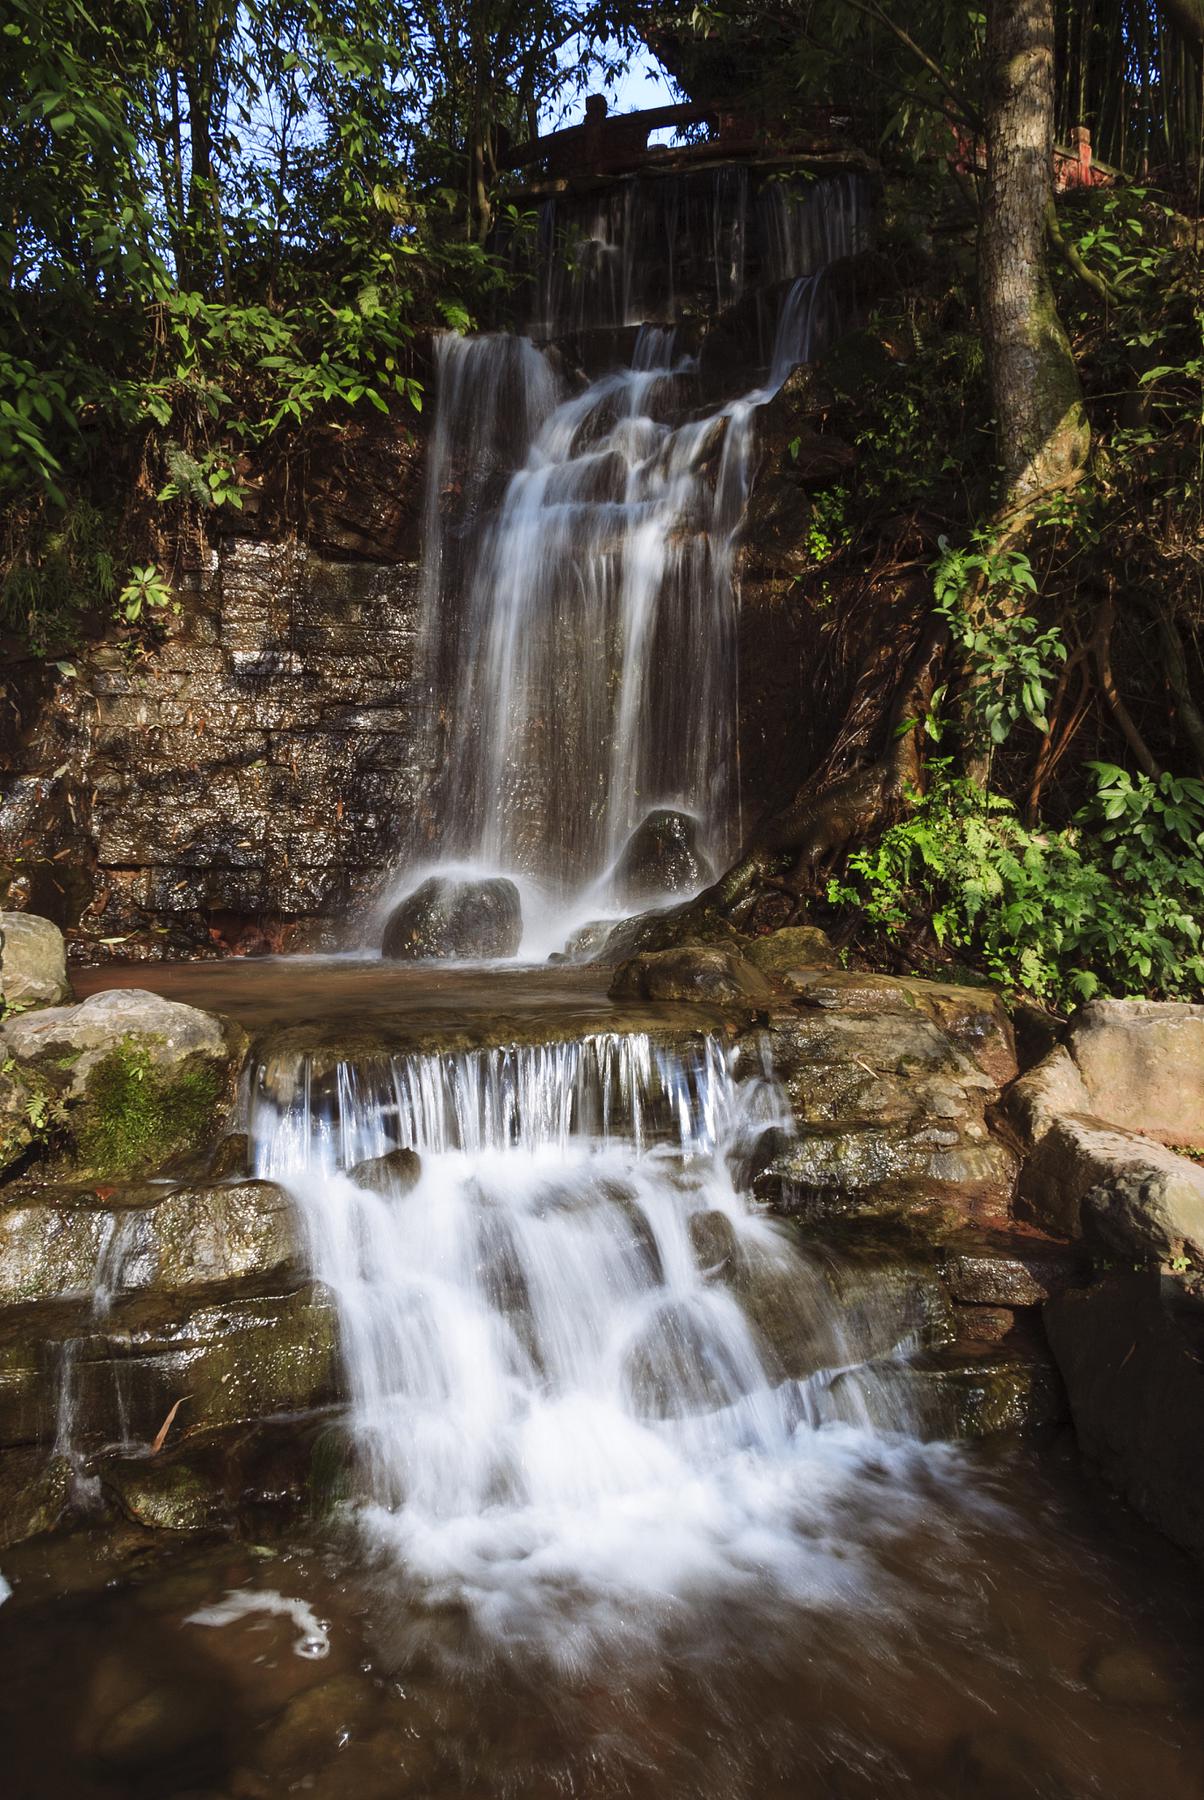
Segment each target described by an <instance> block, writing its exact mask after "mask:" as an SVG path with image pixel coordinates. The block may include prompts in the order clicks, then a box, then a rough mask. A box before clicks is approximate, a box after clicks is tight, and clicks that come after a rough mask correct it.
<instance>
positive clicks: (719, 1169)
mask: <svg viewBox="0 0 1204 1800" xmlns="http://www.w3.org/2000/svg"><path fill="white" fill-rule="evenodd" d="M788 1125H789V1122H788V1117H787V1114H786V1110H785V1107H784V1103H783V1099H782V1096H781V1094H780V1092H779V1091H778V1089H777V1087H776V1084H775V1083H774V1081H773V1079H772V1075H771V1073H769V1072H768V1071H767V1070H766V1069H765V1068H763V1067H760V1066H756V1065H755V1063H754V1064H753V1066H750V1067H749V1068H748V1069H747V1071H745V1072H743V1074H742V1073H741V1071H740V1070H738V1069H737V1068H735V1067H733V1063H732V1058H731V1055H730V1053H729V1052H728V1051H727V1050H726V1049H725V1048H724V1046H723V1045H722V1044H721V1043H720V1042H719V1041H718V1040H717V1039H715V1038H713V1037H706V1038H702V1039H701V1040H699V1041H697V1042H695V1043H694V1044H693V1045H691V1046H688V1047H686V1048H685V1049H681V1048H677V1049H675V1048H671V1047H668V1046H658V1045H656V1044H654V1043H653V1042H651V1041H650V1040H649V1039H648V1038H647V1037H645V1036H642V1035H635V1036H632V1037H620V1036H608V1035H603V1036H598V1037H593V1038H585V1039H581V1040H578V1041H575V1042H569V1043H549V1044H538V1045H530V1046H525V1047H519V1048H501V1049H487V1050H478V1051H465V1052H456V1053H447V1054H444V1055H411V1056H400V1057H397V1058H394V1059H386V1060H383V1061H381V1062H378V1063H376V1064H374V1065H366V1066H360V1067H356V1066H354V1065H349V1064H341V1065H336V1066H334V1067H333V1068H321V1067H316V1066H313V1065H308V1064H305V1063H304V1062H302V1063H298V1064H293V1065H291V1066H290V1067H287V1068H285V1067H278V1068H275V1069H271V1068H267V1069H263V1070H260V1071H259V1074H258V1076H257V1079H256V1081H255V1083H254V1084H253V1098H252V1111H251V1128H252V1134H253V1139H254V1143H255V1146H256V1167H257V1169H258V1170H259V1172H260V1173H265V1174H272V1175H275V1176H276V1177H277V1178H279V1179H282V1180H285V1181H286V1182H287V1183H288V1185H289V1186H290V1188H291V1190H292V1192H293V1193H294V1195H295V1196H296V1199H297V1203H298V1205H299V1207H300V1210H301V1213H302V1217H303V1219H304V1222H305V1227H306V1231H307V1234H308V1241H309V1246H310V1255H311V1258H312V1264H313V1269H314V1272H315V1274H316V1275H317V1277H318V1278H319V1279H320V1280H321V1281H322V1282H323V1283H325V1285H326V1287H327V1288H328V1289H329V1291H330V1293H331V1295H332V1297H333V1300H334V1303H335V1306H336V1308H337V1312H338V1318H339V1328H340V1334H341V1342H342V1354H343V1361H344V1366H345V1371H346V1381H347V1386H348V1390H349V1394H350V1413H349V1424H350V1431H351V1437H352V1440H353V1442H354V1446H355V1450H356V1456H357V1463H358V1470H359V1474H358V1483H359V1487H358V1492H359V1498H358V1501H357V1515H356V1516H357V1519H358V1524H359V1528H360V1529H361V1531H362V1532H363V1534H364V1536H365V1538H366V1540H367V1542H368V1543H369V1545H370V1546H371V1547H372V1548H373V1550H374V1551H375V1552H376V1553H377V1554H378V1555H380V1556H381V1557H382V1558H383V1559H384V1560H385V1561H386V1562H388V1564H389V1565H390V1567H391V1568H392V1569H393V1570H394V1571H395V1572H396V1573H397V1575H398V1577H399V1579H404V1581H405V1583H406V1584H408V1585H409V1586H410V1587H411V1588H412V1589H413V1590H414V1591H416V1592H417V1594H418V1595H419V1596H420V1598H421V1599H422V1601H423V1602H424V1603H425V1604H426V1605H427V1606H428V1607H429V1606H434V1607H444V1606H448V1605H451V1606H454V1607H456V1608H458V1609H462V1610H463V1611H466V1612H467V1614H468V1616H469V1617H470V1619H471V1621H472V1623H473V1626H474V1628H475V1629H476V1630H477V1631H478V1632H480V1633H482V1634H484V1635H485V1636H486V1637H487V1638H488V1639H490V1640H491V1641H493V1642H495V1643H499V1644H502V1645H505V1646H507V1647H509V1648H511V1649H514V1648H516V1647H518V1646H525V1647H528V1648H535V1649H537V1650H538V1651H539V1652H540V1653H541V1654H543V1655H550V1656H552V1657H553V1658H554V1659H556V1660H557V1661H559V1662H561V1663H565V1664H572V1665H574V1666H582V1665H584V1664H585V1663H586V1662H588V1660H589V1658H590V1657H591V1656H593V1655H595V1654H597V1653H599V1651H600V1650H602V1649H604V1648H605V1649H608V1650H610V1651H612V1652H613V1651H614V1650H615V1649H616V1648H617V1647H620V1646H621V1645H623V1644H624V1643H634V1642H635V1641H636V1640H639V1641H641V1642H647V1641H648V1638H649V1634H650V1633H652V1634H655V1633H656V1632H657V1631H661V1630H663V1629H665V1628H667V1627H668V1626H669V1625H671V1624H672V1622H673V1621H674V1620H677V1619H680V1618H681V1617H682V1615H683V1612H688V1611H689V1610H690V1609H691V1608H693V1607H696V1606H698V1605H700V1604H703V1603H707V1604H709V1603H713V1602H714V1601H715V1600H716V1599H723V1598H724V1597H725V1596H726V1597H728V1598H731V1599H733V1600H734V1599H744V1600H747V1599H748V1598H749V1597H750V1596H752V1595H753V1594H760V1595H761V1597H762V1602H763V1603H764V1604H765V1605H769V1606H771V1607H772V1605H775V1604H779V1603H784V1602H787V1601H788V1602H789V1603H790V1604H806V1605H808V1606H821V1607H823V1606H829V1605H832V1606H836V1605H844V1604H846V1603H847V1602H848V1601H849V1598H850V1595H851V1593H852V1591H853V1590H854V1589H856V1590H859V1591H860V1595H861V1600H862V1602H863V1603H866V1604H868V1603H870V1601H871V1598H872V1599H873V1603H874V1604H875V1605H884V1604H886V1601H885V1599H884V1597H883V1595H882V1594H878V1595H877V1596H876V1597H874V1596H873V1595H872V1593H871V1591H870V1589H871V1587H872V1585H873V1584H877V1585H878V1586H879V1587H881V1586H882V1584H883V1580H884V1578H883V1576H882V1574H881V1570H880V1569H878V1568H877V1565H876V1563H875V1562H874V1561H873V1559H871V1558H868V1557H866V1558H864V1559H863V1558H861V1557H859V1555H858V1554H857V1553H856V1552H855V1549H854V1548H853V1547H852V1546H853V1545H854V1544H855V1540H856V1536H857V1533H856V1531H855V1530H853V1532H852V1536H851V1537H850V1530H849V1527H850V1520H851V1519H853V1518H854V1517H855V1515H856V1513H857V1511H858V1509H859V1508H861V1507H863V1503H864V1501H865V1494H866V1491H867V1488H868V1487H869V1486H872V1484H873V1483H874V1482H879V1483H880V1482H881V1481H882V1480H883V1479H884V1478H885V1477H886V1475H887V1474H888V1473H890V1472H892V1471H893V1473H894V1474H895V1475H897V1476H899V1477H900V1482H899V1487H898V1492H897V1493H896V1494H895V1495H894V1496H893V1498H892V1506H894V1507H896V1508H898V1509H900V1510H899V1512H898V1513H897V1514H896V1523H897V1522H898V1519H899V1518H900V1517H901V1516H902V1513H903V1512H905V1511H906V1509H907V1507H908V1506H916V1507H919V1506H922V1504H924V1502H923V1499H922V1495H921V1490H920V1487H919V1486H917V1485H916V1482H915V1481H914V1480H913V1479H912V1476H913V1475H914V1473H915V1471H916V1469H917V1468H919V1467H920V1466H921V1465H922V1467H923V1470H924V1480H925V1481H927V1482H931V1481H932V1480H934V1479H943V1478H944V1476H943V1475H942V1471H947V1470H948V1468H949V1463H948V1459H949V1457H950V1456H951V1454H952V1453H951V1452H949V1451H948V1450H947V1449H946V1450H941V1449H938V1448H934V1447H929V1448H927V1449H921V1447H920V1446H918V1445H917V1444H915V1443H913V1442H911V1441H909V1440H908V1439H906V1438H905V1437H903V1436H901V1435H895V1436H885V1435H882V1434H879V1433H876V1432H874V1431H873V1430H872V1429H871V1428H870V1425H869V1423H868V1421H869V1418H870V1416H871V1408H870V1405H869V1401H870V1400H871V1399H872V1395H871V1394H870V1393H869V1386H872V1382H873V1376H872V1374H871V1373H869V1372H868V1371H866V1370H862V1371H861V1373H862V1377H863V1379H862V1380H861V1381H860V1382H859V1381H857V1380H853V1381H850V1380H848V1379H840V1377H847V1376H848V1374H849V1372H850V1371H851V1370H856V1369H857V1367H858V1359H859V1357H861V1356H864V1355H865V1354H867V1349H868V1351H872V1352H873V1354H874V1355H876V1356H883V1355H885V1356H887V1357H889V1356H890V1355H891V1354H892V1353H894V1354H898V1355H904V1354H906V1351H907V1348H908V1345H909V1342H910V1340H909V1337H908V1328H907V1325H906V1323H905V1321H903V1320H901V1319H899V1318H894V1317H891V1316H889V1315H888V1313H887V1314H884V1316H883V1318H882V1320H881V1321H880V1322H879V1324H880V1330H881V1337H880V1341H879V1342H877V1343H876V1344H874V1345H870V1346H868V1347H867V1346H866V1345H865V1344H862V1343H855V1342H853V1341H851V1340H850V1338H849V1336H848V1334H847V1332H846V1331H845V1329H844V1326H843V1323H842V1320H841V1317H840V1314H839V1309H838V1307H837V1306H836V1304H835V1302H834V1300H833V1298H832V1294H831V1290H830V1289H829V1288H828V1287H827V1286H826V1284H825V1283H824V1281H823V1280H822V1278H821V1276H820V1274H819V1273H818V1272H817V1269H816V1268H815V1267H814V1266H813V1265H811V1264H809V1263H808V1262H807V1260H806V1259H804V1258H803V1257H802V1256H801V1255H800V1253H799V1252H798V1250H797V1249H796V1248H795V1247H794V1245H793V1244H792V1243H791V1242H789V1241H787V1239H786V1238H785V1237H784V1236H783V1234H782V1231H781V1229H780V1228H779V1227H778V1226H777V1225H775V1223H773V1222H772V1221H771V1220H769V1219H768V1218H766V1217H763V1216H761V1215H760V1214H759V1213H758V1212H757V1211H756V1209H755V1208H753V1207H752V1206H751V1205H750V1204H749V1202H748V1200H747V1198H746V1196H745V1193H744V1191H743V1188H744V1184H745V1181H746V1178H747V1170H748V1168H749V1167H750V1163H751V1161H752V1159H753V1158H754V1156H755V1152H756V1146H757V1145H758V1143H759V1142H760V1141H761V1140H762V1138H763V1136H764V1133H765V1132H766V1131H767V1130H784V1129H788ZM402 1145H409V1146H412V1147H415V1148H417V1149H418V1150H419V1152H420V1155H421V1165H422V1166H421V1174H420V1176H419V1178H418V1181H417V1184H416V1185H414V1186H412V1187H408V1188H407V1187H406V1186H405V1184H404V1182H402V1181H400V1180H399V1181H398V1182H397V1183H396V1184H394V1185H393V1186H389V1185H388V1184H387V1183H386V1185H385V1190H384V1191H383V1192H382V1191H380V1185H379V1166H378V1170H377V1171H376V1172H375V1173H376V1179H374V1180H373V1181H372V1182H369V1181H368V1180H367V1179H366V1178H365V1179H364V1180H363V1181H359V1180H357V1179H356V1178H355V1174H354V1169H355V1165H356V1163H357V1162H358V1161H359V1159H361V1158H364V1157H373V1156H379V1155H381V1154H382V1153H384V1152H385V1151H387V1150H388V1149H390V1148H396V1147H398V1146H402ZM764 1304H770V1305H777V1306H779V1307H780V1306H781V1305H783V1304H787V1305H790V1306H793V1307H794V1308H795V1310H796V1313H797V1317H798V1330H799V1332H800V1333H801V1334H804V1335H806V1336H808V1338H810V1337H813V1338H814V1346H813V1348H812V1349H811V1350H810V1351H809V1352H808V1355H807V1357H805V1358H804V1359H803V1360H804V1361H806V1362H807V1363H808V1365H809V1366H807V1367H806V1368H803V1369H802V1370H801V1371H800V1372H797V1373H796V1374H795V1375H794V1376H793V1377H792V1378H786V1377H785V1376H783V1374H782V1372H781V1369H780V1368H779V1367H778V1366H777V1364H776V1362H775V1356H774V1353H773V1351H772V1349H771V1347H770V1345H769V1342H768V1340H767V1338H766V1337H765V1335H764V1333H763V1331H762V1329H761V1325H760V1324H759V1323H758V1313H759V1308H760V1307H761V1306H762V1305H764ZM867 1384H868V1385H867ZM909 1472H910V1473H909ZM904 1477H906V1478H905V1479H904ZM878 1510H879V1502H878V1500H877V1499H875V1500H874V1503H873V1506H872V1508H871V1509H870V1511H871V1512H872V1514H873V1516H874V1517H875V1518H877V1514H878ZM867 1516H868V1515H867ZM874 1529H875V1531H876V1530H878V1529H879V1526H878V1525H877V1524H875V1527H874ZM875 1571H876V1572H875ZM867 1584H870V1585H869V1586H867Z"/></svg>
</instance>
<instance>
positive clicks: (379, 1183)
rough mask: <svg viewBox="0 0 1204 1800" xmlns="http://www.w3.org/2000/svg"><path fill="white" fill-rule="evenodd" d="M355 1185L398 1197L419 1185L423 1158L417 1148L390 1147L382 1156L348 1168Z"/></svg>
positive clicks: (387, 1195)
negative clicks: (395, 1148) (391, 1148)
mask: <svg viewBox="0 0 1204 1800" xmlns="http://www.w3.org/2000/svg"><path fill="white" fill-rule="evenodd" d="M347 1173H348V1175H349V1176H350V1177H351V1180H352V1181H354V1183H355V1185H356V1186H357V1187H362V1188H367V1189H368V1190H369V1191H370V1192H371V1193H373V1194H384V1195H385V1196H386V1197H388V1198H390V1199H399V1198H400V1197H401V1195H402V1194H408V1193H409V1192H410V1189H411V1188H415V1187H417V1185H418V1179H419V1177H420V1175H421V1174H422V1158H421V1157H420V1156H419V1154H418V1152H417V1150H410V1149H407V1148H402V1149H400V1150H389V1151H387V1152H386V1153H385V1155H384V1156H370V1157H368V1158H367V1159H366V1160H365V1161H364V1162H359V1163H356V1165H355V1167H354V1168H353V1169H349V1170H348V1171H347Z"/></svg>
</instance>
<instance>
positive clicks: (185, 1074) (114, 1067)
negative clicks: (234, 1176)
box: [73, 1039, 224, 1175]
mask: <svg viewBox="0 0 1204 1800" xmlns="http://www.w3.org/2000/svg"><path fill="white" fill-rule="evenodd" d="M223 1086H224V1083H223V1079H222V1075H221V1072H220V1071H219V1070H218V1069H216V1068H214V1067H213V1065H212V1064H210V1063H205V1062H202V1061H200V1060H198V1059H196V1058H194V1059H192V1060H191V1061H189V1062H185V1063H182V1064H181V1065H180V1066H179V1068H178V1069H173V1070H164V1069H161V1068H157V1067H156V1066H155V1064H154V1063H153V1062H152V1060H151V1057H150V1055H149V1054H148V1052H147V1051H146V1050H145V1049H142V1048H140V1047H139V1046H138V1045H137V1044H135V1043H133V1042H132V1041H130V1040H128V1039H127V1040H126V1041H125V1042H124V1043H122V1044H119V1045H118V1046H117V1047H116V1048H115V1049H114V1050H111V1051H110V1052H109V1053H108V1055H107V1056H104V1057H102V1058H101V1060H100V1061H99V1062H98V1063H97V1064H96V1066H95V1068H94V1069H93V1070H92V1072H91V1075H90V1076H89V1078H88V1091H87V1098H86V1099H85V1101H84V1104H83V1106H82V1107H81V1108H80V1111H79V1114H78V1115H77V1116H76V1119H75V1120H74V1121H73V1124H74V1129H75V1141H76V1148H77V1152H78V1156H79V1161H80V1162H81V1164H83V1165H84V1166H85V1167H86V1168H88V1169H91V1170H93V1171H94V1172H95V1173H96V1174H98V1175H128V1174H131V1173H133V1172H134V1171H135V1170H138V1169H147V1168H154V1167H157V1166H158V1165H159V1164H161V1163H164V1162H166V1161H167V1160H168V1158H169V1157H171V1156H175V1155H177V1154H178V1153H179V1152H180V1151H182V1150H188V1149H195V1148H197V1147H199V1146H200V1145H201V1144H203V1143H204V1142H205V1141H206V1139H208V1138H210V1137H212V1136H213V1134H214V1131H215V1129H216V1124H217V1117H216V1115H217V1108H218V1103H219V1101H220V1099H221V1096H222V1089H223Z"/></svg>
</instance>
